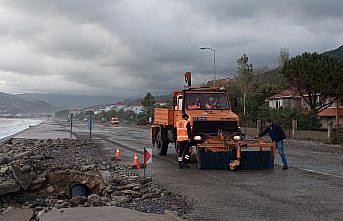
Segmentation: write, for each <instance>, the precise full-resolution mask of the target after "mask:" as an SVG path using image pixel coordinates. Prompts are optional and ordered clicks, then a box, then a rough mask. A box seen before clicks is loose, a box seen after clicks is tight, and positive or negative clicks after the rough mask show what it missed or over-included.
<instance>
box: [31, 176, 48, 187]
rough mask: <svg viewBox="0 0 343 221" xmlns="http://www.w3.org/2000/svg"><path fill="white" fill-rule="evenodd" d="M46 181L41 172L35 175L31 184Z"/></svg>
mask: <svg viewBox="0 0 343 221" xmlns="http://www.w3.org/2000/svg"><path fill="white" fill-rule="evenodd" d="M45 181H46V178H45V176H44V175H43V174H41V175H39V176H36V177H35V178H34V179H33V180H32V185H36V184H42V183H44V182H45Z"/></svg>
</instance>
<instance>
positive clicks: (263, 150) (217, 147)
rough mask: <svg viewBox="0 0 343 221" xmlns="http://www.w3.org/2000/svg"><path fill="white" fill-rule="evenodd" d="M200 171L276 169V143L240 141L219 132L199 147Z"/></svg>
mask: <svg viewBox="0 0 343 221" xmlns="http://www.w3.org/2000/svg"><path fill="white" fill-rule="evenodd" d="M197 148H198V151H197V160H198V167H199V169H230V170H237V169H243V170H251V169H271V168H273V167H274V157H275V151H276V145H275V143H266V142H264V141H263V140H262V139H245V140H238V137H237V136H228V135H227V134H226V133H225V132H223V131H219V132H218V135H217V136H212V137H210V136H208V137H207V139H206V141H205V142H204V143H203V144H201V145H198V146H197Z"/></svg>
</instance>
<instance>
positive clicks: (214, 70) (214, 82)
mask: <svg viewBox="0 0 343 221" xmlns="http://www.w3.org/2000/svg"><path fill="white" fill-rule="evenodd" d="M199 49H200V50H209V51H212V52H213V80H214V81H213V86H214V87H216V50H215V49H213V48H209V47H201V48H199Z"/></svg>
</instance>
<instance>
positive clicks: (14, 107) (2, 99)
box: [0, 92, 55, 114]
mask: <svg viewBox="0 0 343 221" xmlns="http://www.w3.org/2000/svg"><path fill="white" fill-rule="evenodd" d="M54 110H55V108H54V107H53V106H51V105H50V104H48V103H46V102H44V101H26V100H25V99H22V98H20V97H19V96H16V95H12V94H7V93H2V92H0V114H29V113H51V112H53V111H54Z"/></svg>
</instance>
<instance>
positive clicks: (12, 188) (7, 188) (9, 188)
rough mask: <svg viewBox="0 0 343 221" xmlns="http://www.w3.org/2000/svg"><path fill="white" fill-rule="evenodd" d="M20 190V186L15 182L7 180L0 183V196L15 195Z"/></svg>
mask: <svg viewBox="0 0 343 221" xmlns="http://www.w3.org/2000/svg"><path fill="white" fill-rule="evenodd" d="M19 190H20V186H19V185H18V184H17V183H16V181H15V180H7V181H3V182H1V183H0V196H3V195H5V194H7V193H15V192H18V191H19Z"/></svg>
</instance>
